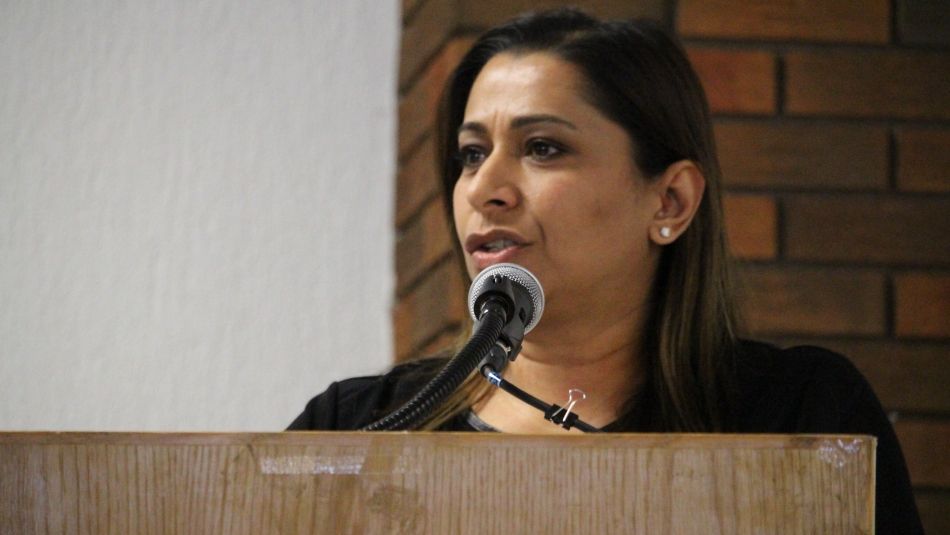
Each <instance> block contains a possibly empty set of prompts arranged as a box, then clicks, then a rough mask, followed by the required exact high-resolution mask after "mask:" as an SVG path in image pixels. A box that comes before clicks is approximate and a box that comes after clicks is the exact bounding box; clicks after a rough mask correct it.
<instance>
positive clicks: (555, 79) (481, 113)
mask: <svg viewBox="0 0 950 535" xmlns="http://www.w3.org/2000/svg"><path fill="white" fill-rule="evenodd" d="M583 86H584V78H583V75H582V74H581V73H580V71H579V70H578V69H577V67H575V66H574V65H572V64H571V63H568V62H567V61H564V60H562V59H560V58H558V57H556V56H554V55H551V54H547V53H538V52H536V53H528V54H511V53H502V54H498V55H496V56H495V57H493V58H492V59H491V60H489V61H488V63H486V64H485V66H484V67H483V68H482V70H481V72H480V73H479V74H478V77H477V78H476V79H475V83H474V84H473V85H472V90H471V92H470V93H469V97H468V102H467V103H466V106H465V120H466V121H471V120H476V121H477V120H487V119H489V118H490V116H491V115H494V114H499V113H501V114H510V115H520V114H527V113H551V114H561V115H563V114H565V113H568V114H569V113H570V112H571V111H577V112H581V111H584V112H590V111H595V112H596V110H594V109H593V107H591V106H590V105H589V104H588V103H587V102H586V101H585V100H584V99H583V97H582V88H583Z"/></svg>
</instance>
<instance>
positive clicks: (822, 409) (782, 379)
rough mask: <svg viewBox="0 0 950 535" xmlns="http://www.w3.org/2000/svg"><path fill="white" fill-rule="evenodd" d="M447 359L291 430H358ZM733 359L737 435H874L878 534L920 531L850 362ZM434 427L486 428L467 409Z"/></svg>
mask: <svg viewBox="0 0 950 535" xmlns="http://www.w3.org/2000/svg"><path fill="white" fill-rule="evenodd" d="M444 364H445V359H427V360H420V361H415V362H410V363H406V364H401V365H398V366H396V367H395V368H393V369H392V370H391V371H390V372H389V373H386V374H385V375H379V376H371V377H357V378H353V379H347V380H344V381H339V382H336V383H333V384H331V385H330V386H329V388H327V390H326V391H325V392H324V393H322V394H320V395H318V396H317V397H315V398H313V399H312V400H311V401H310V402H309V403H308V404H307V407H306V408H305V409H304V411H303V413H301V414H300V416H298V417H297V419H295V420H294V421H293V423H292V424H290V427H289V428H288V430H301V431H302V430H353V429H359V428H360V427H362V426H364V425H367V424H369V423H372V422H374V421H375V420H377V419H378V418H380V417H382V416H385V415H386V414H388V412H389V411H391V410H392V409H394V408H396V407H398V405H399V404H401V403H402V402H403V401H406V400H408V399H409V398H410V397H412V396H413V395H414V394H415V393H416V392H418V391H419V389H420V388H421V387H422V386H423V385H424V384H425V383H426V382H427V381H428V379H430V378H431V377H433V376H434V375H435V373H437V372H438V370H439V369H440V368H441V367H442V366H443V365H444ZM737 364H738V409H737V412H736V415H735V416H736V422H737V431H738V432H740V433H800V434H861V435H873V436H875V437H877V440H878V443H877V489H876V512H877V518H876V525H877V533H880V534H890V533H900V534H914V533H923V528H922V526H921V523H920V517H919V515H918V513H917V507H916V505H915V503H914V496H913V492H912V490H911V486H910V478H909V477H908V474H907V467H906V465H905V463H904V456H903V454H902V453H901V450H900V445H899V444H898V442H897V437H896V436H895V435H894V430H893V428H892V427H891V424H890V422H889V421H888V419H887V417H886V416H885V415H884V410H883V409H882V408H881V404H880V402H879V401H878V399H877V396H875V395H874V392H873V391H872V390H871V387H870V385H868V383H867V381H866V380H865V379H864V377H863V376H861V374H860V372H858V370H857V369H855V367H854V366H853V365H852V364H851V362H849V361H848V360H847V359H846V358H845V357H842V356H841V355H838V354H836V353H832V352H831V351H828V350H826V349H822V348H818V347H808V346H802V347H795V348H791V349H785V350H781V349H778V348H776V347H774V346H771V345H767V344H762V343H758V342H743V344H742V346H741V354H740V355H739V356H738V358H737ZM546 401H563V400H546ZM540 417H541V415H540V413H539V418H540ZM637 420H638V419H636V418H634V419H626V420H625V423H623V424H621V422H617V423H616V424H612V425H610V426H607V427H606V428H605V430H610V431H624V432H641V431H645V430H649V429H644V428H643V427H641V426H638V425H637V424H636V421H637ZM439 429H440V430H443V431H479V430H485V428H484V427H482V426H481V425H480V422H479V421H478V420H477V419H472V418H470V417H468V415H464V414H463V415H460V416H458V417H456V418H454V419H453V420H450V421H449V422H447V423H446V424H444V425H443V426H442V427H440V428H439Z"/></svg>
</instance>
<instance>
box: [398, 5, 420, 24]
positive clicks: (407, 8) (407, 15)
mask: <svg viewBox="0 0 950 535" xmlns="http://www.w3.org/2000/svg"><path fill="white" fill-rule="evenodd" d="M421 1H422V0H402V20H403V24H405V23H406V22H407V21H409V20H410V19H411V18H412V16H413V15H415V14H416V13H415V10H416V8H417V7H419V3H420V2H421Z"/></svg>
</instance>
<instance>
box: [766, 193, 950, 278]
mask: <svg viewBox="0 0 950 535" xmlns="http://www.w3.org/2000/svg"><path fill="white" fill-rule="evenodd" d="M947 214H950V199H940V198H936V199H930V198H895V197H887V196H880V195H878V196H874V195H851V196H841V197H822V196H818V195H801V196H796V197H790V198H788V199H786V200H785V212H784V216H785V233H786V234H785V240H786V242H785V252H786V254H787V255H788V257H789V258H792V259H797V260H817V261H850V262H881V263H893V264H914V265H928V264H933V263H937V264H950V218H948V217H947Z"/></svg>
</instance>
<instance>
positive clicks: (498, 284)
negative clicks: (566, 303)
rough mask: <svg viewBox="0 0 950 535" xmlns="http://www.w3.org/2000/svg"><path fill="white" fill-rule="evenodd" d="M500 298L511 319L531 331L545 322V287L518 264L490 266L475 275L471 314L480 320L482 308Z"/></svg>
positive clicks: (471, 289) (508, 317) (470, 290)
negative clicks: (489, 301) (488, 301)
mask: <svg viewBox="0 0 950 535" xmlns="http://www.w3.org/2000/svg"><path fill="white" fill-rule="evenodd" d="M496 296H497V297H500V298H501V300H502V302H503V303H504V306H505V313H506V316H507V321H508V323H509V324H510V323H511V322H512V321H516V320H517V321H520V322H521V324H522V325H523V326H524V333H523V334H527V333H529V332H531V329H534V326H535V325H537V324H538V322H539V321H541V314H542V313H543V312H544V290H543V289H542V288H541V283H540V282H538V278H537V277H535V276H534V274H533V273H531V272H530V271H528V270H527V269H525V268H523V267H521V266H519V265H518V264H511V263H504V264H495V265H493V266H488V267H487V268H485V269H484V270H482V272H481V273H479V274H478V275H476V276H475V280H473V281H472V286H471V287H469V290H468V313H469V315H471V317H472V321H478V319H479V318H480V317H481V314H482V307H483V306H484V305H485V302H486V301H487V300H488V299H490V298H492V297H496Z"/></svg>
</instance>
